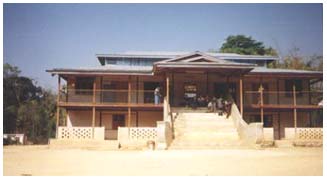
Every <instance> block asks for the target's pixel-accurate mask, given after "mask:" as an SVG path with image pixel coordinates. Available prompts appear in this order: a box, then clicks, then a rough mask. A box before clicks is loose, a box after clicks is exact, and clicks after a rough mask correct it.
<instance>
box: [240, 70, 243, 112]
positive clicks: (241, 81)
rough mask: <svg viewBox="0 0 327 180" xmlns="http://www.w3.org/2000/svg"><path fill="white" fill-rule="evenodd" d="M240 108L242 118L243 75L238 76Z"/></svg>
mask: <svg viewBox="0 0 327 180" xmlns="http://www.w3.org/2000/svg"><path fill="white" fill-rule="evenodd" d="M240 110H241V116H242V118H243V77H242V76H240Z"/></svg>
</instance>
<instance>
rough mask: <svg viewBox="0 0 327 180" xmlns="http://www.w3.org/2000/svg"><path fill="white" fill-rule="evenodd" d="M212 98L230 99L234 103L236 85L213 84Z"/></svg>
mask: <svg viewBox="0 0 327 180" xmlns="http://www.w3.org/2000/svg"><path fill="white" fill-rule="evenodd" d="M213 94H214V96H215V97H221V98H223V99H228V98H229V97H232V98H233V100H234V102H236V83H215V84H214V93H213Z"/></svg>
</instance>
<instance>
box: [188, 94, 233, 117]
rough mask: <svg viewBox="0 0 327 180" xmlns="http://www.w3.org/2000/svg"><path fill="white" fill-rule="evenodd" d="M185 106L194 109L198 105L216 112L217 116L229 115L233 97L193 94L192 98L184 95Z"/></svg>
mask: <svg viewBox="0 0 327 180" xmlns="http://www.w3.org/2000/svg"><path fill="white" fill-rule="evenodd" d="M184 100H185V105H186V107H191V108H192V109H196V108H198V107H207V108H208V111H209V112H217V113H218V115H219V116H221V115H223V114H226V115H227V116H229V115H230V112H231V106H232V104H233V98H231V97H227V98H222V97H221V96H219V97H218V98H217V97H215V96H213V97H209V96H208V95H207V96H202V95H200V96H198V97H197V96H194V97H193V98H187V97H184Z"/></svg>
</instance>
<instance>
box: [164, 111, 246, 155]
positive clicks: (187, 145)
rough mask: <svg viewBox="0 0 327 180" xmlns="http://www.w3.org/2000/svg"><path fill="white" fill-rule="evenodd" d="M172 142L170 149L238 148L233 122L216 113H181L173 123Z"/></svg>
mask: <svg viewBox="0 0 327 180" xmlns="http://www.w3.org/2000/svg"><path fill="white" fill-rule="evenodd" d="M174 137H175V138H174V140H173V142H172V144H171V145H170V149H220V148H236V147H237V148H239V147H241V146H242V143H241V141H240V139H239V135H238V133H237V130H236V128H235V127H234V124H233V121H232V120H230V119H227V118H226V117H225V116H218V115H217V113H204V112H202V111H200V112H198V111H190V112H186V111H182V112H179V113H178V116H177V118H176V119H175V121H174Z"/></svg>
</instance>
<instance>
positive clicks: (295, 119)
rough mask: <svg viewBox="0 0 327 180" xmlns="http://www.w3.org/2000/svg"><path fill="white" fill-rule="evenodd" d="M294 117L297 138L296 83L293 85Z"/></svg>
mask: <svg viewBox="0 0 327 180" xmlns="http://www.w3.org/2000/svg"><path fill="white" fill-rule="evenodd" d="M293 117H294V135H295V138H296V132H297V110H296V87H295V83H293Z"/></svg>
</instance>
